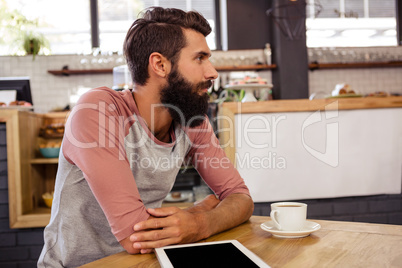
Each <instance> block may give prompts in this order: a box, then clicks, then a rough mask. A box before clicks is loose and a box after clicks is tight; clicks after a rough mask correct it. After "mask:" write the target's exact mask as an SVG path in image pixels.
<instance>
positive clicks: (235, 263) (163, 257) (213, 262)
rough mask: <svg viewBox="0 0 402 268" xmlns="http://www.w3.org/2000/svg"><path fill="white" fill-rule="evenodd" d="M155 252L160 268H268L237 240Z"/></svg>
mask: <svg viewBox="0 0 402 268" xmlns="http://www.w3.org/2000/svg"><path fill="white" fill-rule="evenodd" d="M155 252H156V256H157V258H158V261H159V263H160V265H161V267H162V268H181V267H185V268H188V267H191V268H197V267H202V268H205V267H208V268H214V267H219V268H222V267H242V268H252V267H253V268H254V267H267V268H268V267H269V266H268V265H267V264H266V263H265V262H264V261H262V260H261V259H260V258H259V257H257V255H255V254H254V253H253V252H251V251H250V250H248V249H247V248H246V247H244V246H243V245H242V244H240V243H239V241H237V240H224V241H216V242H205V243H194V244H184V245H175V246H167V247H162V248H156V249H155Z"/></svg>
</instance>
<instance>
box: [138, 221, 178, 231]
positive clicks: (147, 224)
mask: <svg viewBox="0 0 402 268" xmlns="http://www.w3.org/2000/svg"><path fill="white" fill-rule="evenodd" d="M175 224H176V222H175V221H174V219H173V218H172V217H166V218H152V219H149V220H146V221H142V222H139V223H137V224H136V225H134V231H136V232H138V231H145V230H155V229H161V228H164V227H168V226H172V225H175Z"/></svg>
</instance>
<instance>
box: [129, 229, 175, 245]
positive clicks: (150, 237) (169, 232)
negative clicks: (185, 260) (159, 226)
mask: <svg viewBox="0 0 402 268" xmlns="http://www.w3.org/2000/svg"><path fill="white" fill-rule="evenodd" d="M174 230H175V229H174V228H166V229H163V230H152V231H143V232H136V233H134V234H132V235H131V236H130V241H131V242H144V241H157V240H162V239H166V238H169V237H175V236H177V232H175V231H174Z"/></svg>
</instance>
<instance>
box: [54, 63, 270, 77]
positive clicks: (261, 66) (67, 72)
mask: <svg viewBox="0 0 402 268" xmlns="http://www.w3.org/2000/svg"><path fill="white" fill-rule="evenodd" d="M275 68H276V65H275V64H272V65H266V64H259V65H240V66H220V67H216V70H217V71H218V72H219V71H251V70H255V71H261V70H270V69H275ZM47 72H48V73H50V74H53V75H63V76H70V75H80V74H109V73H110V74H111V73H113V69H90V70H48V71H47Z"/></svg>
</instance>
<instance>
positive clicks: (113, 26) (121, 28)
mask: <svg viewBox="0 0 402 268" xmlns="http://www.w3.org/2000/svg"><path fill="white" fill-rule="evenodd" d="M151 6H162V7H167V8H179V9H182V10H187V11H189V10H196V11H198V12H200V13H201V14H202V15H203V16H204V17H205V18H206V19H207V20H208V22H209V23H210V25H211V27H212V28H213V32H212V33H211V34H210V35H209V36H208V37H207V42H208V45H209V47H210V48H211V49H216V42H215V31H214V30H215V27H214V26H215V12H214V0H204V1H195V0H142V1H141V0H128V1H127V0H124V1H122V0H120V1H116V0H98V9H99V32H100V49H101V50H102V51H116V50H118V51H120V50H121V49H122V45H123V41H124V37H125V36H126V33H127V30H128V28H129V27H130V25H131V24H132V23H133V21H134V20H135V19H136V18H137V15H138V13H139V12H141V11H142V10H144V9H145V8H147V7H151Z"/></svg>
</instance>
